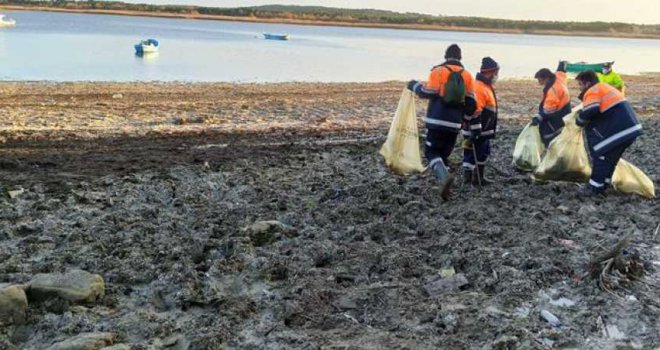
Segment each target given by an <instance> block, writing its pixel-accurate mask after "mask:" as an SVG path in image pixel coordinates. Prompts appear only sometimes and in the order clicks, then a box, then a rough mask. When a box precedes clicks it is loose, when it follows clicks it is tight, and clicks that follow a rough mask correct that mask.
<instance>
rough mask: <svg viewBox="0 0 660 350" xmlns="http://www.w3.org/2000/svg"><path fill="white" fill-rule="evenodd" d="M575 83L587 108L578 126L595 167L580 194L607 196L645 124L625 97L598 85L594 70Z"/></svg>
mask: <svg viewBox="0 0 660 350" xmlns="http://www.w3.org/2000/svg"><path fill="white" fill-rule="evenodd" d="M576 80H577V81H578V83H579V84H580V90H581V91H582V92H581V93H580V99H581V100H582V102H583V105H584V108H583V109H582V111H581V112H580V115H579V116H578V117H577V119H576V124H577V125H578V126H580V127H584V129H585V133H586V136H587V144H588V147H589V152H590V154H591V160H592V164H593V170H592V173H591V179H590V180H589V184H588V185H587V186H584V187H583V188H581V189H580V191H579V192H578V195H579V196H580V197H588V196H596V195H604V194H605V191H606V190H607V189H608V188H609V187H610V186H611V185H612V174H613V173H614V170H615V169H616V166H617V164H618V163H619V160H620V159H621V156H622V155H623V152H625V150H626V149H627V148H628V147H630V145H632V144H633V142H634V141H635V139H636V138H637V137H638V136H640V135H641V134H642V125H641V124H640V123H639V121H638V120H637V116H636V115H635V112H634V111H633V109H632V106H631V105H630V103H629V102H628V101H627V100H626V98H625V97H624V96H623V94H622V93H621V92H620V91H619V90H617V89H616V88H615V87H613V86H611V85H609V84H607V83H601V82H599V80H598V76H597V75H596V73H595V72H594V71H586V72H582V73H580V74H579V75H578V76H577V78H576Z"/></svg>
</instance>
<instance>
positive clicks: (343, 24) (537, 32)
mask: <svg viewBox="0 0 660 350" xmlns="http://www.w3.org/2000/svg"><path fill="white" fill-rule="evenodd" d="M0 10H2V11H7V10H9V11H39V12H58V13H76V14H97V15H115V16H131V17H153V18H170V19H194V20H209V21H226V22H246V23H269V24H291V25H306V26H321V27H348V28H376V29H399V30H425V31H440V32H468V33H491V34H511V35H543V36H574V37H594V38H612V39H648V40H660V35H641V34H627V33H609V32H608V33H596V32H566V31H553V30H535V31H524V30H514V29H488V28H470V27H449V26H438V25H415V24H389V23H363V22H337V21H327V22H325V21H313V20H299V19H285V18H276V19H268V18H255V17H233V16H218V15H202V14H176V13H165V12H146V11H129V10H100V9H66V8H52V7H43V6H19V5H0Z"/></svg>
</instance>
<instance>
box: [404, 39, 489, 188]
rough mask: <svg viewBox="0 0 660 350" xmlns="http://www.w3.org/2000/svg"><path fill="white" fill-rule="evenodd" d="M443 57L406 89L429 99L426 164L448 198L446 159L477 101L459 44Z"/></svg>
mask: <svg viewBox="0 0 660 350" xmlns="http://www.w3.org/2000/svg"><path fill="white" fill-rule="evenodd" d="M445 59H446V61H445V62H444V63H442V64H440V65H438V66H435V67H433V69H432V70H431V74H430V75H429V78H428V80H427V81H426V82H425V83H422V82H418V81H416V80H411V81H410V82H409V83H408V89H409V90H411V91H413V92H415V94H417V96H419V97H421V98H426V99H428V100H429V105H428V109H427V112H426V118H424V122H425V124H426V129H427V132H426V142H425V147H424V153H425V156H426V159H427V161H428V165H429V168H430V169H431V170H432V171H433V174H434V176H435V177H436V178H437V179H438V181H439V183H440V187H441V193H442V197H443V199H445V200H447V199H449V192H450V188H451V185H452V184H453V181H454V178H453V176H452V175H451V174H450V173H449V169H448V168H447V166H448V164H449V163H448V159H449V155H450V154H451V152H452V150H453V149H454V146H455V145H456V139H457V137H458V133H459V132H460V131H461V128H462V126H463V123H464V122H465V123H470V122H471V119H472V118H473V117H474V115H475V112H476V109H477V102H476V100H475V95H474V79H473V78H472V74H470V72H469V71H468V70H467V69H465V67H463V64H462V63H461V59H462V54H461V48H460V47H459V46H458V45H456V44H452V45H450V46H449V47H448V48H447V50H446V51H445ZM473 125H474V128H475V129H473V131H476V132H478V131H480V129H481V123H476V122H475V123H474V124H473Z"/></svg>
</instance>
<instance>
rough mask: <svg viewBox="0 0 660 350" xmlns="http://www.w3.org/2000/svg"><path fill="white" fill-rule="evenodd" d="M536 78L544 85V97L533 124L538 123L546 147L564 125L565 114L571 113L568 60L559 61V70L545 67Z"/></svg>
mask: <svg viewBox="0 0 660 350" xmlns="http://www.w3.org/2000/svg"><path fill="white" fill-rule="evenodd" d="M534 78H536V79H537V80H538V83H539V85H541V86H543V99H542V100H541V104H540V105H539V112H538V114H537V115H536V116H535V117H534V118H533V119H532V125H538V126H539V131H540V133H541V139H542V141H543V143H544V144H545V146H546V147H548V145H549V144H550V142H551V141H552V140H554V138H555V137H557V136H558V135H559V134H560V133H561V130H562V128H563V127H564V119H563V118H564V116H566V115H567V114H569V113H571V96H570V94H569V92H568V85H567V84H566V62H565V61H561V62H559V67H557V71H556V72H555V73H552V72H551V71H550V70H549V69H547V68H543V69H541V70H539V71H538V72H536V75H534Z"/></svg>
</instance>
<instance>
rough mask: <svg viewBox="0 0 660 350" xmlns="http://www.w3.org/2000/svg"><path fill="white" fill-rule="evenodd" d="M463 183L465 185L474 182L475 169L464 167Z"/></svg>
mask: <svg viewBox="0 0 660 350" xmlns="http://www.w3.org/2000/svg"><path fill="white" fill-rule="evenodd" d="M463 184H464V185H472V184H474V170H472V169H468V168H463Z"/></svg>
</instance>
